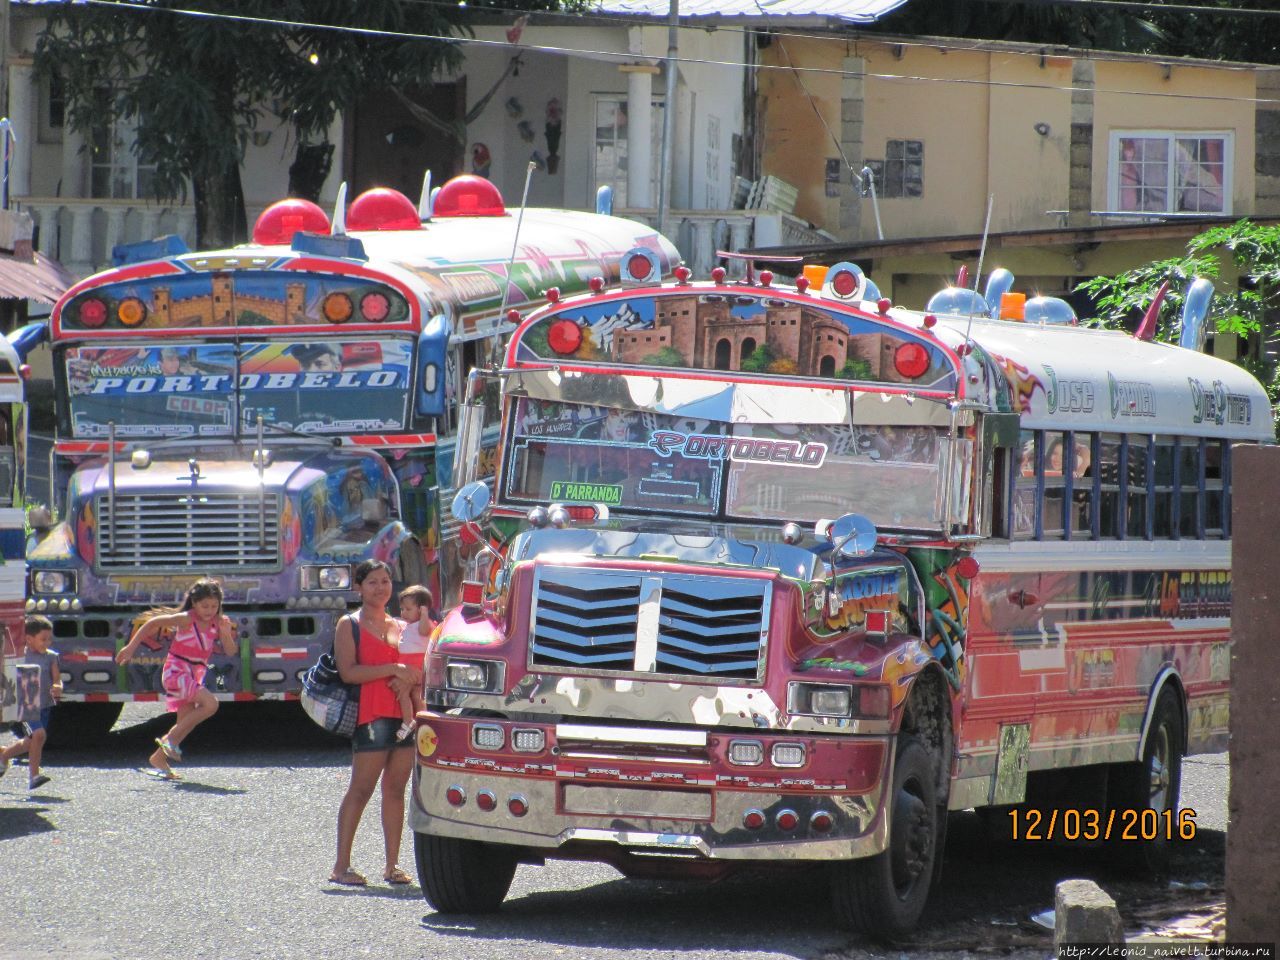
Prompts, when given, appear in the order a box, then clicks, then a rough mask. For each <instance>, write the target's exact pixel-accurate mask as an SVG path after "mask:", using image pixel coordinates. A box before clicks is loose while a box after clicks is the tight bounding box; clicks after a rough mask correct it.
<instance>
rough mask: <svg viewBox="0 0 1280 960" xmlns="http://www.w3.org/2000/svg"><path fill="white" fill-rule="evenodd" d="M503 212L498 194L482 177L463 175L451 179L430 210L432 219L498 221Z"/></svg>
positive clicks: (504, 214)
mask: <svg viewBox="0 0 1280 960" xmlns="http://www.w3.org/2000/svg"><path fill="white" fill-rule="evenodd" d="M506 213H507V208H506V205H505V204H504V203H503V202H502V193H501V192H500V191H499V190H498V188H497V187H495V186H494V185H493V184H492V183H491V182H490V181H488V180H486V179H485V178H484V177H478V176H476V175H475V174H472V173H464V174H462V176H459V177H454V178H453V179H452V180H450V181H449V182H448V183H446V184H445V185H444V186H443V187H441V188H440V192H439V193H437V194H436V199H435V203H434V204H433V205H432V207H431V216H432V218H433V219H435V218H438V217H502V216H506Z"/></svg>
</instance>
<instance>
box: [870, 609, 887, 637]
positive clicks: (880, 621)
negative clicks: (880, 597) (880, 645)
mask: <svg viewBox="0 0 1280 960" xmlns="http://www.w3.org/2000/svg"><path fill="white" fill-rule="evenodd" d="M866 616H867V619H866V630H867V633H874V634H878V635H879V636H882V637H883V636H884V635H885V634H887V633H888V632H889V611H888V610H868V611H867V614H866Z"/></svg>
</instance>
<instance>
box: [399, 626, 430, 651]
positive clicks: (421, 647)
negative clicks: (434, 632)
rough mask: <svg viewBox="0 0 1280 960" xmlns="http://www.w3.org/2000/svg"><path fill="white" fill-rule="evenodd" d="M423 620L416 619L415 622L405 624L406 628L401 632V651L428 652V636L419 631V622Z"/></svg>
mask: <svg viewBox="0 0 1280 960" xmlns="http://www.w3.org/2000/svg"><path fill="white" fill-rule="evenodd" d="M421 622H422V621H421V620H415V621H414V622H413V623H406V624H405V625H404V630H403V631H401V633H400V652H401V653H426V652H427V638H426V637H424V636H423V635H422V634H420V633H419V632H418V624H419V623H421Z"/></svg>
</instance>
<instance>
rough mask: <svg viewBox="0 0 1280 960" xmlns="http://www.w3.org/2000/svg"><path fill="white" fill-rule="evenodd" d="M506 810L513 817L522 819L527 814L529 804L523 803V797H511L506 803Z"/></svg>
mask: <svg viewBox="0 0 1280 960" xmlns="http://www.w3.org/2000/svg"><path fill="white" fill-rule="evenodd" d="M507 809H508V810H510V811H511V815H512V816H513V817H523V816H524V815H525V814H526V813H528V812H529V804H527V803H525V800H524V797H512V798H511V799H510V800H508V801H507Z"/></svg>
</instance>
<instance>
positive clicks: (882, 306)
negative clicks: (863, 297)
mask: <svg viewBox="0 0 1280 960" xmlns="http://www.w3.org/2000/svg"><path fill="white" fill-rule="evenodd" d="M892 306H893V301H892V300H890V299H889V298H888V297H881V298H880V299H879V300H877V301H876V309H877V310H879V311H880V312H881V313H888V312H889V310H890V308H891V307H892Z"/></svg>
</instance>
